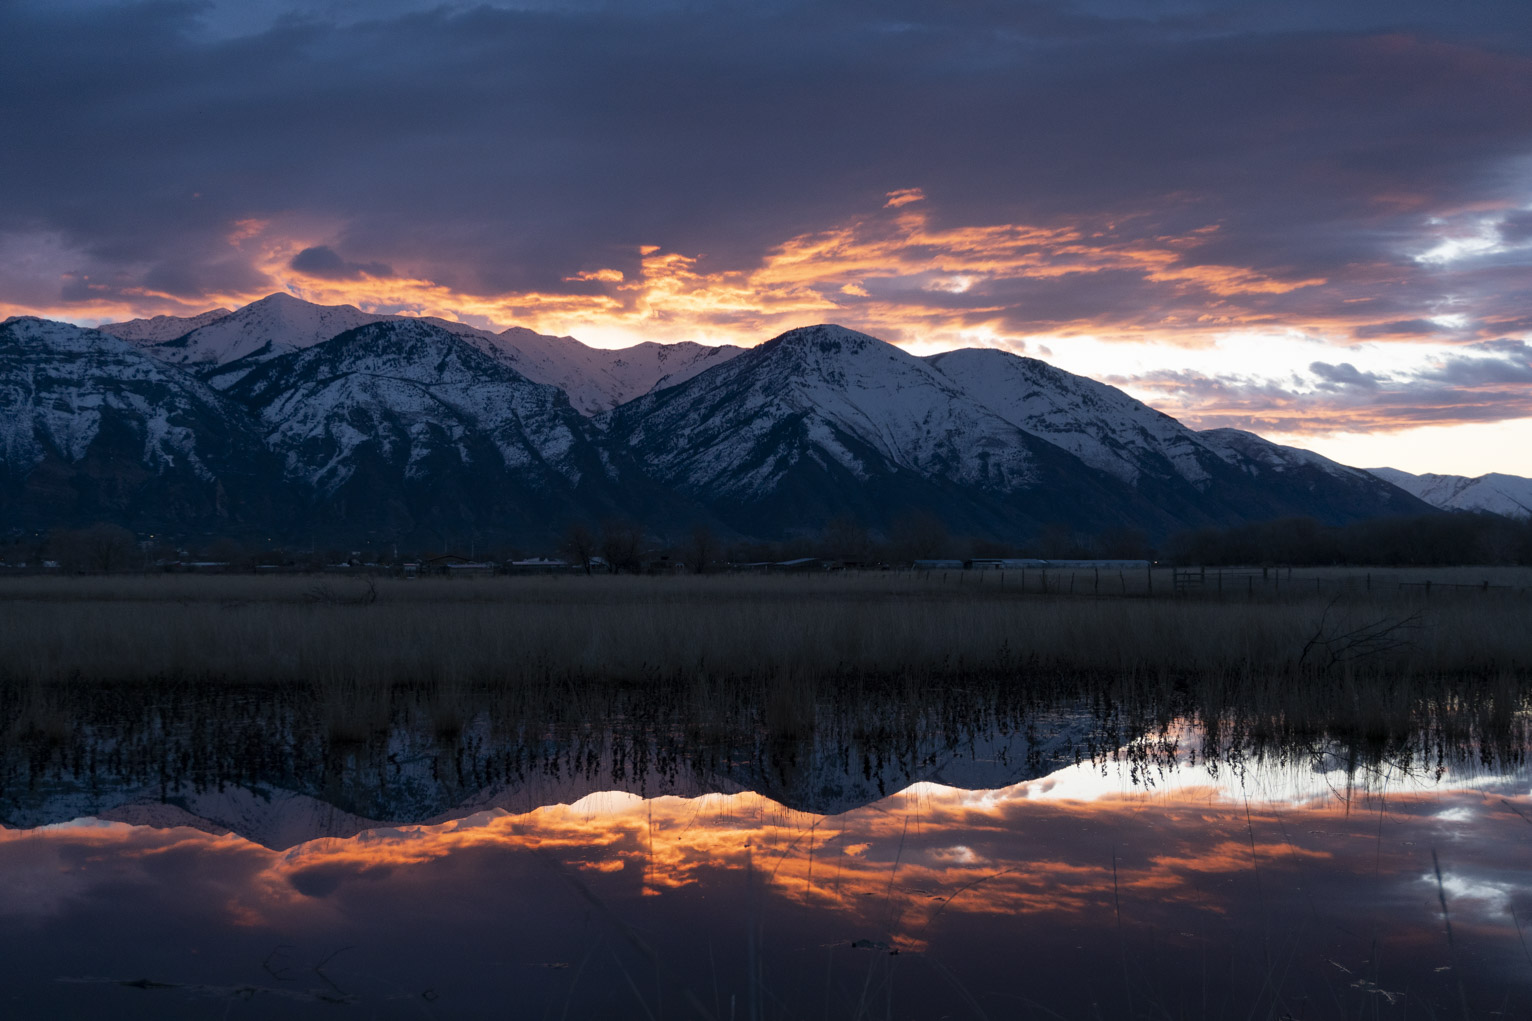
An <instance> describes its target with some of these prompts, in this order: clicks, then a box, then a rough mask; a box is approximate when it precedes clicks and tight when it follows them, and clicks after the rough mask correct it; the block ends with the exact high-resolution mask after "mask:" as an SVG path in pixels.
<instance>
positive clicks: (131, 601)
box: [0, 574, 1532, 726]
mask: <svg viewBox="0 0 1532 1021" xmlns="http://www.w3.org/2000/svg"><path fill="white" fill-rule="evenodd" d="M361 584H362V583H361V582H360V581H359V580H357V579H340V580H337V581H335V582H333V583H332V587H333V588H335V590H336V591H337V592H341V589H342V588H344V587H345V586H348V585H349V586H360V585H361ZM312 587H313V586H312V583H311V582H310V581H309V580H307V579H303V578H249V577H228V578H216V577H214V578H196V577H175V578H168V577H147V578H104V579H91V578H83V579H68V578H42V579H35V578H21V579H14V578H13V579H0V606H3V612H4V613H5V616H6V618H7V622H8V624H9V625H10V626H8V627H7V628H6V629H5V630H4V631H3V632H0V671H3V672H4V674H5V675H6V676H8V677H10V678H12V679H14V680H22V681H31V680H38V681H49V682H56V681H61V680H67V679H69V678H85V679H89V680H155V679H161V680H164V679H176V680H216V681H235V682H242V683H267V682H301V683H320V684H330V683H335V682H341V681H345V682H351V681H355V682H357V683H362V684H374V683H404V682H409V683H436V682H439V681H441V682H450V683H453V684H459V683H468V684H476V685H477V684H500V685H525V684H537V683H542V682H558V683H584V682H587V681H600V682H603V683H605V682H612V681H619V682H623V683H643V684H649V683H654V682H656V681H658V680H663V679H684V678H694V677H709V678H716V679H729V680H761V679H770V678H789V679H795V678H801V677H811V678H825V677H848V676H849V677H878V678H889V677H900V676H913V677H917V678H921V679H929V678H937V677H943V678H968V677H972V676H975V675H1006V676H1011V677H1016V676H1024V677H1026V678H1027V679H1028V680H1029V681H1030V680H1031V679H1033V678H1036V677H1047V676H1049V675H1051V674H1055V673H1077V672H1081V671H1085V672H1092V673H1106V674H1113V675H1117V674H1125V673H1148V674H1152V675H1157V676H1158V675H1167V674H1176V675H1180V676H1183V677H1194V676H1223V675H1225V674H1228V673H1231V672H1233V673H1235V674H1241V673H1244V674H1251V675H1267V676H1280V677H1291V676H1298V675H1310V674H1328V675H1342V676H1345V675H1357V676H1359V675H1365V674H1391V675H1393V674H1424V675H1431V674H1439V673H1467V674H1474V675H1481V676H1482V675H1486V674H1493V673H1495V672H1497V671H1506V670H1509V671H1523V670H1527V669H1532V633H1529V631H1528V629H1527V628H1526V627H1525V626H1524V622H1525V619H1526V614H1527V610H1528V607H1529V602H1532V597H1529V596H1527V595H1525V594H1520V593H1517V592H1507V593H1501V592H1499V591H1498V590H1491V591H1489V592H1487V593H1485V592H1479V591H1477V590H1463V591H1456V590H1454V591H1453V592H1449V593H1447V594H1438V595H1437V596H1435V597H1432V598H1431V599H1430V600H1426V599H1424V598H1422V596H1421V594H1420V592H1419V591H1417V590H1414V589H1411V590H1406V591H1402V592H1401V591H1399V590H1397V589H1394V590H1386V591H1385V590H1384V587H1383V586H1379V587H1378V590H1376V591H1373V592H1367V591H1361V590H1356V591H1351V592H1349V593H1343V594H1341V595H1339V596H1337V595H1336V594H1335V593H1333V592H1330V591H1328V590H1327V591H1324V592H1322V593H1320V594H1318V595H1315V594H1314V593H1313V592H1309V591H1307V590H1305V589H1304V588H1303V587H1302V586H1296V587H1295V588H1294V589H1292V590H1286V591H1285V594H1283V595H1281V596H1280V597H1272V598H1266V599H1262V600H1256V601H1253V602H1247V601H1244V600H1242V599H1231V600H1230V601H1227V602H1220V601H1218V600H1217V599H1212V598H1204V597H1199V598H1186V599H1177V598H1174V597H1171V596H1162V597H1160V598H1154V599H1149V598H1141V597H1136V596H1130V597H1128V598H1122V597H1117V596H1110V597H1103V598H1100V599H1096V598H1092V597H1087V596H1078V597H1070V596H1068V595H1059V594H1054V595H1048V596H1042V595H1039V594H1037V593H1035V592H1032V593H1027V594H1023V593H1020V592H1017V591H1016V590H1015V588H1014V586H1013V587H1012V588H1009V589H1002V588H1000V587H999V586H998V584H996V583H995V582H993V581H990V582H975V581H973V580H969V581H966V582H964V583H962V584H957V583H953V582H950V581H949V582H946V583H943V582H940V581H936V580H931V579H929V578H923V577H922V576H919V575H877V574H869V575H865V576H855V575H853V576H848V577H844V578H842V577H833V578H823V579H820V578H765V577H762V578H752V577H723V578H707V577H704V578H661V579H649V578H622V577H617V578H555V579H548V578H541V579H494V580H481V581H475V582H467V581H457V582H454V581H435V580H421V581H410V582H405V581H400V580H389V579H384V580H382V581H380V582H379V583H378V584H377V599H376V602H365V601H360V600H358V601H347V600H345V599H339V598H338V599H337V600H333V601H322V602H318V603H316V602H313V601H311V600H310V599H309V598H308V595H309V594H310V589H312ZM347 591H349V590H347ZM358 591H361V589H360V588H358ZM341 595H345V593H344V592H341ZM1416 614H1419V617H1418V619H1417V618H1416V617H1415V615H1416ZM1394 624H1398V625H1400V626H1399V627H1398V628H1393V625H1394ZM1417 624H1418V626H1415V625H1417ZM1369 628H1372V630H1371V631H1369V630H1368V629H1369ZM1379 628H1381V634H1382V638H1381V639H1379ZM1369 636H1371V639H1372V640H1369ZM780 708H781V709H783V710H786V711H787V714H786V719H787V720H789V721H795V722H794V725H795V726H801V725H802V724H803V722H804V719H805V718H804V717H803V716H802V715H801V714H798V713H797V712H796V711H794V710H792V708H791V706H788V705H786V704H784V705H783V706H781V707H780Z"/></svg>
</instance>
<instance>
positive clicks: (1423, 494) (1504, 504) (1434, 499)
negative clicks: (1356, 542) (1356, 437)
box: [1367, 468, 1532, 518]
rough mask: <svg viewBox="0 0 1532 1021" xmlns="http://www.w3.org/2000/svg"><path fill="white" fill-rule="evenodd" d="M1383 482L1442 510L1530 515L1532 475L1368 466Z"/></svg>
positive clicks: (1519, 516) (1515, 515) (1509, 515)
mask: <svg viewBox="0 0 1532 1021" xmlns="http://www.w3.org/2000/svg"><path fill="white" fill-rule="evenodd" d="M1367 470H1368V471H1369V472H1371V473H1372V474H1374V475H1376V476H1377V477H1378V478H1380V479H1383V480H1384V481H1385V482H1389V483H1392V484H1393V485H1396V486H1398V487H1399V488H1400V489H1402V490H1404V491H1405V492H1407V493H1410V494H1412V495H1414V496H1417V497H1419V498H1420V499H1422V500H1424V501H1425V502H1426V503H1429V504H1430V505H1431V506H1433V507H1440V508H1441V509H1442V510H1461V511H1488V512H1489V513H1491V514H1499V515H1502V516H1504V517H1508V518H1525V517H1532V479H1528V478H1523V477H1522V476H1520V475H1502V474H1500V473H1498V472H1490V473H1489V474H1488V475H1480V476H1478V477H1477V478H1469V477H1468V476H1466V475H1431V474H1426V475H1411V474H1410V473H1409V472H1406V471H1400V470H1399V469H1398V468H1369V469H1367Z"/></svg>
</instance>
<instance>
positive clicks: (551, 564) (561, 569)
mask: <svg viewBox="0 0 1532 1021" xmlns="http://www.w3.org/2000/svg"><path fill="white" fill-rule="evenodd" d="M505 567H506V570H507V571H509V572H510V573H511V574H568V573H569V571H570V570H571V565H570V563H569V561H567V560H554V559H551V558H549V557H529V558H527V559H526V560H512V561H511V562H510V563H508V564H506V565H505Z"/></svg>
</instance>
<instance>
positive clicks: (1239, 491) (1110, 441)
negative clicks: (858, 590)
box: [927, 348, 1428, 527]
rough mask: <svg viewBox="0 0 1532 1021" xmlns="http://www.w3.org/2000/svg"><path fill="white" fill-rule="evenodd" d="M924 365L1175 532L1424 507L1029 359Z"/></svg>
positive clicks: (1360, 477) (1324, 464)
mask: <svg viewBox="0 0 1532 1021" xmlns="http://www.w3.org/2000/svg"><path fill="white" fill-rule="evenodd" d="M927 361H929V362H930V363H931V364H932V365H934V366H936V367H937V368H938V369H940V370H941V371H942V372H943V373H945V374H946V375H947V376H949V377H950V378H951V379H952V380H953V381H954V382H956V383H957V384H959V385H960V386H961V387H962V388H963V390H964V392H965V393H967V394H968V395H969V396H971V397H973V398H975V399H976V400H978V401H979V402H980V403H982V404H984V405H985V406H986V407H988V408H990V409H991V410H992V411H994V412H995V413H996V414H998V415H1000V416H1001V417H1002V418H1004V419H1005V420H1006V421H1008V422H1011V423H1012V424H1014V425H1016V426H1017V427H1019V428H1021V429H1024V430H1026V431H1027V432H1028V433H1030V434H1031V435H1034V436H1037V437H1038V438H1040V439H1043V440H1046V441H1047V442H1049V443H1052V444H1054V445H1056V446H1058V447H1060V448H1062V449H1064V450H1067V451H1069V452H1070V453H1072V454H1074V455H1076V456H1077V457H1079V458H1080V459H1081V460H1082V461H1084V462H1085V463H1086V464H1088V465H1090V466H1092V467H1094V468H1098V469H1100V470H1101V471H1104V472H1107V473H1108V474H1111V475H1113V476H1115V477H1116V478H1119V479H1121V480H1122V481H1123V482H1125V483H1127V484H1128V485H1130V486H1132V487H1133V489H1134V490H1135V492H1137V494H1138V495H1139V497H1140V498H1141V499H1143V500H1146V501H1148V502H1150V503H1152V504H1154V505H1155V506H1156V507H1159V508H1160V509H1162V510H1164V511H1165V512H1166V513H1168V514H1170V515H1172V516H1174V517H1175V518H1176V519H1177V521H1178V522H1179V523H1180V525H1181V526H1182V527H1187V526H1202V525H1209V524H1218V523H1231V522H1236V521H1258V520H1264V519H1268V518H1272V517H1287V516H1312V517H1316V518H1320V519H1321V520H1325V521H1329V522H1335V523H1339V522H1341V521H1346V520H1351V519H1353V518H1355V517H1358V516H1364V517H1365V516H1369V515H1371V514H1379V513H1404V512H1408V511H1410V510H1414V511H1418V512H1425V511H1427V510H1428V508H1426V507H1424V506H1421V505H1419V504H1417V503H1415V502H1414V501H1413V500H1411V499H1410V498H1409V497H1408V496H1406V495H1405V494H1404V493H1400V492H1398V491H1397V490H1391V489H1390V488H1389V487H1386V486H1379V485H1377V482H1376V480H1375V479H1372V478H1370V477H1368V475H1367V473H1366V472H1363V471H1361V470H1359V469H1355V468H1347V467H1345V466H1343V465H1339V464H1336V463H1335V462H1333V461H1330V460H1327V459H1325V458H1322V457H1320V456H1319V455H1317V454H1310V453H1309V452H1308V451H1300V450H1298V449H1297V448H1293V447H1280V446H1278V445H1276V444H1272V443H1268V442H1267V441H1265V440H1261V439H1260V438H1259V437H1254V436H1253V435H1252V434H1250V433H1238V434H1236V433H1234V432H1233V431H1231V430H1222V431H1214V432H1205V433H1199V432H1196V431H1195V430H1192V429H1189V428H1187V427H1186V426H1184V425H1182V424H1181V423H1180V422H1178V421H1176V420H1175V419H1173V418H1171V417H1170V416H1169V415H1166V414H1163V413H1161V412H1158V411H1155V410H1154V409H1153V408H1151V407H1149V406H1148V405H1146V404H1144V403H1143V402H1142V401H1139V400H1136V399H1134V398H1133V397H1130V396H1129V395H1128V394H1126V393H1124V392H1123V391H1121V390H1119V389H1117V388H1116V387H1113V386H1108V385H1107V384H1105V383H1099V382H1097V381H1096V380H1093V379H1089V378H1087V377H1085V376H1077V375H1074V374H1073V373H1069V372H1065V371H1064V370H1062V369H1058V368H1055V367H1054V366H1052V365H1049V364H1048V363H1046V362H1042V361H1038V360H1037V359H1035V358H1023V357H1020V356H1018V355H1013V354H1010V353H1009V352H1006V351H997V350H993V349H972V348H971V349H966V350H960V351H949V352H945V353H943V354H937V355H932V356H930V357H929V358H928V359H927Z"/></svg>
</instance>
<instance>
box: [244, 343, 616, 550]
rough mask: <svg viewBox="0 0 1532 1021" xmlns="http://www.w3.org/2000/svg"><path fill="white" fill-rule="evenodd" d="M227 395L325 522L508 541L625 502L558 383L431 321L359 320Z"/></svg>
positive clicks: (362, 529) (364, 529)
mask: <svg viewBox="0 0 1532 1021" xmlns="http://www.w3.org/2000/svg"><path fill="white" fill-rule="evenodd" d="M228 393H229V396H230V397H231V398H233V399H234V400H236V401H238V402H239V403H241V404H242V405H244V406H245V407H246V408H248V409H249V410H250V412H251V414H252V415H254V416H255V417H256V418H257V419H258V420H259V422H260V427H261V430H262V435H263V438H264V440H265V442H266V444H267V445H268V447H269V448H270V449H272V450H273V451H274V452H276V453H277V454H278V455H279V456H280V457H281V458H282V461H283V465H284V473H285V476H286V478H287V479H288V480H289V481H291V482H293V483H296V484H297V485H298V486H300V487H301V488H302V489H303V490H304V491H306V492H307V493H308V494H310V498H311V501H312V511H311V512H312V514H313V515H314V516H315V518H316V519H317V520H318V521H319V522H320V523H321V524H324V525H328V526H332V527H336V528H344V529H351V530H354V531H355V532H357V533H358V534H360V533H365V534H369V535H372V536H374V537H388V538H394V539H399V538H402V537H406V536H413V537H416V538H421V539H425V538H428V537H430V536H436V537H440V538H445V539H451V538H453V537H457V538H459V539H461V538H463V537H466V536H468V535H484V536H486V537H489V536H496V537H507V536H515V535H530V534H548V533H551V532H554V531H556V530H557V529H558V528H560V527H562V526H563V524H565V523H566V522H567V521H569V520H573V519H574V518H576V517H586V516H594V515H600V514H603V513H604V514H613V513H617V512H618V511H619V510H621V509H622V507H623V499H622V494H620V493H619V492H618V490H617V489H616V484H615V483H614V482H613V481H612V479H611V478H610V475H612V474H613V469H612V468H611V466H610V465H609V464H608V462H607V460H606V459H605V458H604V457H603V453H602V451H601V450H600V449H598V447H597V446H596V444H595V443H594V442H593V439H592V436H591V434H590V426H589V423H588V422H587V421H586V420H585V419H584V418H583V417H582V416H581V415H579V414H578V413H577V412H576V411H575V410H574V409H573V408H572V407H570V405H569V401H568V399H567V398H566V397H565V396H564V394H563V393H562V392H561V391H559V390H558V389H557V388H555V387H551V386H547V385H545V384H540V383H534V382H532V381H530V380H528V379H526V378H525V377H523V376H521V375H519V374H518V373H516V372H515V371H514V370H512V369H510V368H508V367H507V366H505V365H504V364H502V363H501V362H499V361H497V360H495V359H493V358H491V357H489V356H488V355H486V354H485V353H484V352H483V351H481V350H479V349H478V348H477V347H475V346H474V345H472V344H469V343H468V342H467V341H465V340H464V339H463V338H462V337H460V336H456V335H454V334H452V333H450V332H448V331H447V330H444V329H442V328H441V327H438V326H435V325H433V324H431V323H427V322H421V321H417V320H410V319H389V320H384V321H380V322H376V323H370V324H368V325H365V326H361V327H358V328H357V329H354V330H350V331H347V332H345V333H343V334H341V335H340V336H338V337H335V338H333V339H331V340H329V341H327V342H325V343H323V344H318V345H315V346H313V347H310V348H308V349H307V350H303V351H295V352H291V353H289V354H286V355H282V356H279V357H276V358H272V359H269V360H267V361H265V362H264V363H262V364H260V365H257V366H255V367H253V368H252V369H251V371H250V372H249V373H248V374H247V375H246V376H245V377H244V378H243V379H241V380H240V381H239V382H238V383H236V384H234V385H233V386H232V387H230V389H229V391H228Z"/></svg>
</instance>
